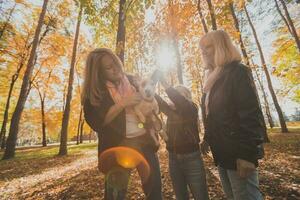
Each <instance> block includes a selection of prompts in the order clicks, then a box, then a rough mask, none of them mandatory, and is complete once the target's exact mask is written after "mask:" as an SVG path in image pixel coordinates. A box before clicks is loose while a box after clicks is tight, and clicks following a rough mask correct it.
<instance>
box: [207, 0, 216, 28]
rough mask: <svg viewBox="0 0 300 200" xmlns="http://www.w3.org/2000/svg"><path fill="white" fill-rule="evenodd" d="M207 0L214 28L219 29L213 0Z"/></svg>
mask: <svg viewBox="0 0 300 200" xmlns="http://www.w3.org/2000/svg"><path fill="white" fill-rule="evenodd" d="M206 2H207V5H208V9H209V14H210V18H211V26H212V30H217V28H218V27H217V21H216V16H215V11H214V7H213V5H212V2H211V0H206Z"/></svg>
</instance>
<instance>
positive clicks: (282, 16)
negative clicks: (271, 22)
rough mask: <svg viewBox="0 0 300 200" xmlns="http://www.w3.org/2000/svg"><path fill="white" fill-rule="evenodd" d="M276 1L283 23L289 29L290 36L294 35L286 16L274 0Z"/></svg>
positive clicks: (276, 3)
mask: <svg viewBox="0 0 300 200" xmlns="http://www.w3.org/2000/svg"><path fill="white" fill-rule="evenodd" d="M274 1H275V6H276V10H277V11H278V13H279V15H280V16H281V18H282V20H283V22H284V23H285V25H286V27H287V28H288V30H289V32H290V34H291V35H293V33H292V30H291V27H290V25H289V23H288V21H287V20H286V18H285V16H284V15H283V14H282V12H281V10H280V7H279V5H278V2H277V0H274Z"/></svg>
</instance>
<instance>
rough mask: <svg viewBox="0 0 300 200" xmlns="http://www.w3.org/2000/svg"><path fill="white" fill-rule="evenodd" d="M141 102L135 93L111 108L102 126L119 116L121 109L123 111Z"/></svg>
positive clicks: (138, 95) (139, 96)
mask: <svg viewBox="0 0 300 200" xmlns="http://www.w3.org/2000/svg"><path fill="white" fill-rule="evenodd" d="M141 100H142V97H141V95H140V94H139V93H136V94H134V95H132V96H129V97H126V98H124V99H122V101H121V102H119V103H116V104H115V105H113V106H111V107H110V108H109V110H108V112H107V114H106V115H105V118H104V121H103V126H106V125H107V124H109V123H110V122H112V121H113V120H114V119H115V118H116V117H117V116H118V115H119V114H120V112H122V110H123V109H125V108H126V107H130V106H134V105H136V104H138V103H139V102H140V101H141Z"/></svg>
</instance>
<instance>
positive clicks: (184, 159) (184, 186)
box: [169, 151, 209, 200]
mask: <svg viewBox="0 0 300 200" xmlns="http://www.w3.org/2000/svg"><path fill="white" fill-rule="evenodd" d="M169 169H170V176H171V180H172V185H173V188H174V191H175V195H176V199H177V200H188V199H189V193H188V187H189V189H190V191H191V193H192V195H193V197H194V199H195V200H207V199H209V197H208V192H207V185H206V174H205V169H204V165H203V160H202V156H201V152H200V151H196V152H193V153H188V154H175V153H171V152H169Z"/></svg>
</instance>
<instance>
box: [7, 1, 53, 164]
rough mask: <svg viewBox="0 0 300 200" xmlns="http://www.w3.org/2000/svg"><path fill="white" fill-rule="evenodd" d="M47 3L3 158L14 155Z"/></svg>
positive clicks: (36, 31) (43, 10) (33, 45)
mask: <svg viewBox="0 0 300 200" xmlns="http://www.w3.org/2000/svg"><path fill="white" fill-rule="evenodd" d="M47 4H48V0H44V3H43V8H42V12H41V14H40V17H39V21H38V25H37V28H36V30H35V35H34V40H33V44H32V49H31V52H30V57H29V60H28V64H27V68H26V71H25V73H24V77H23V82H22V86H21V91H20V95H19V98H18V102H17V105H16V108H15V111H14V113H13V116H12V120H11V126H10V129H9V135H8V138H7V143H6V149H5V152H4V155H3V159H9V158H13V157H14V156H15V148H16V142H17V136H18V132H19V122H20V119H21V114H22V112H23V109H24V104H25V102H26V98H27V95H26V94H27V93H28V86H29V81H30V78H31V75H32V71H33V62H34V58H35V55H36V49H37V45H38V41H39V35H40V33H41V28H42V25H43V21H44V17H45V14H46V8H47Z"/></svg>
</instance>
